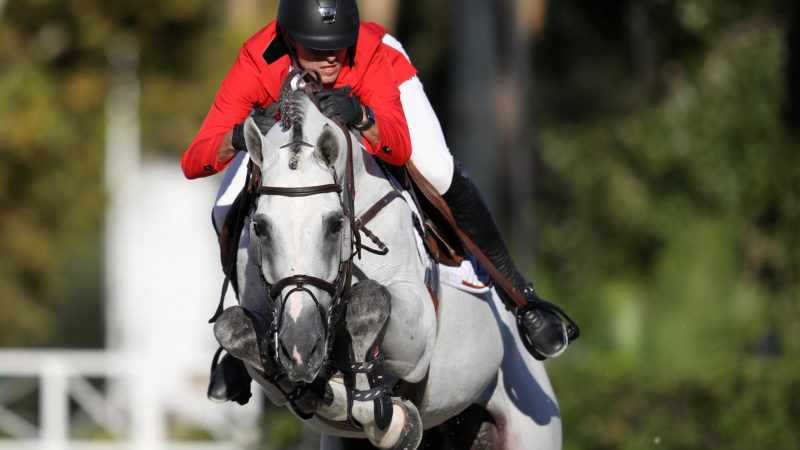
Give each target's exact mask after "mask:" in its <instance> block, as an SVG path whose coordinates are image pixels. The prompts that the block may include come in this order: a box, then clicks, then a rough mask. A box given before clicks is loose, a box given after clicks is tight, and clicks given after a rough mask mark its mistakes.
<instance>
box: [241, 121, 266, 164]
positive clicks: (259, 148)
mask: <svg viewBox="0 0 800 450" xmlns="http://www.w3.org/2000/svg"><path fill="white" fill-rule="evenodd" d="M244 143H245V144H246V145H247V152H248V153H249V154H250V159H252V160H253V162H254V163H256V165H257V166H258V167H263V166H262V164H263V162H264V160H263V156H262V155H263V151H264V148H265V147H266V145H265V142H264V137H263V136H261V131H260V130H259V129H258V125H256V122H255V121H254V120H253V118H252V117H250V116H248V117H247V120H245V121H244Z"/></svg>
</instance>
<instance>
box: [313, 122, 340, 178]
mask: <svg viewBox="0 0 800 450" xmlns="http://www.w3.org/2000/svg"><path fill="white" fill-rule="evenodd" d="M314 156H315V157H316V158H317V159H318V160H319V161H320V162H321V163H322V164H324V165H325V166H327V167H333V165H334V164H336V160H337V159H338V158H339V140H338V139H336V133H335V132H334V131H333V127H331V126H330V125H328V124H327V123H326V124H325V125H324V126H323V127H322V133H320V135H319V138H317V145H316V146H315V147H314Z"/></svg>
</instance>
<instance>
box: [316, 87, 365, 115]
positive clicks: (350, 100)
mask: <svg viewBox="0 0 800 450" xmlns="http://www.w3.org/2000/svg"><path fill="white" fill-rule="evenodd" d="M349 91H350V86H343V87H340V88H336V89H324V90H322V91H319V92H317V93H316V94H315V95H316V97H317V101H318V102H319V109H321V110H322V113H323V114H325V115H326V116H327V117H331V118H332V117H336V119H337V120H338V121H339V122H342V123H343V124H345V125H358V124H360V123H361V122H363V121H364V108H362V107H361V102H360V101H358V96H357V95H355V94H352V95H350V92H349Z"/></svg>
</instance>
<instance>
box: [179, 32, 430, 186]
mask: <svg viewBox="0 0 800 450" xmlns="http://www.w3.org/2000/svg"><path fill="white" fill-rule="evenodd" d="M385 34H386V30H385V29H384V28H382V27H381V26H379V25H377V24H374V23H368V22H362V23H361V28H360V30H359V34H358V42H357V43H356V46H355V56H354V57H353V60H352V64H348V62H345V64H344V65H343V67H342V69H341V72H339V77H338V78H337V80H336V82H335V84H334V87H339V86H344V85H350V86H352V87H353V93H355V94H356V95H358V98H359V99H360V100H361V102H362V103H363V104H364V105H367V106H369V107H371V108H372V111H373V112H374V114H375V122H376V123H377V125H378V130H379V134H380V141H379V142H378V145H377V146H376V147H372V146H371V145H370V144H369V143H368V142H367V141H366V140H364V144H365V146H366V148H367V151H369V152H370V153H372V154H375V155H377V156H378V157H380V158H381V159H383V160H385V161H386V162H389V163H391V164H396V165H401V164H404V163H405V162H406V161H407V160H408V157H409V156H410V155H411V139H410V138H409V135H408V125H407V123H406V117H405V114H404V113H403V105H402V104H401V103H400V91H399V90H398V89H397V87H398V86H399V85H400V84H401V83H403V82H404V81H406V80H408V79H409V78H411V77H412V76H413V75H414V74H416V72H417V71H416V69H415V68H414V67H413V66H412V65H411V63H410V62H409V61H408V59H406V58H405V57H404V56H403V55H402V54H401V53H400V52H398V51H397V50H395V49H393V48H392V47H389V46H388V45H385V44H383V42H381V39H382V38H383V36H384V35H385ZM275 37H276V22H274V21H273V22H272V23H270V24H269V25H267V26H266V27H264V28H263V29H261V31H259V32H258V33H256V34H255V35H254V36H253V37H252V38H250V39H249V40H248V41H247V42H245V43H244V45H243V46H242V50H241V52H240V53H239V57H238V58H237V59H236V62H235V63H234V64H233V67H232V68H231V70H230V72H228V75H227V76H226V77H225V79H224V80H222V86H221V87H220V89H219V91H218V92H217V95H216V97H215V98H214V104H213V105H212V106H211V110H210V111H209V112H208V115H207V116H206V119H205V121H203V125H202V126H201V127H200V131H198V133H197V136H195V138H194V141H192V144H191V145H190V146H189V148H187V149H186V152H184V154H183V158H182V159H181V166H182V167H183V173H184V174H185V175H186V177H187V178H198V177H204V176H208V175H212V174H215V173H217V172H219V171H221V170H223V169H225V167H226V166H227V165H228V163H224V164H218V163H217V152H218V151H219V147H220V144H221V142H222V139H223V138H224V137H225V134H226V133H227V132H228V131H230V130H231V129H233V126H234V125H236V124H237V123H240V122H242V121H243V120H244V119H245V118H246V117H247V115H248V114H250V111H251V110H252V109H253V108H257V107H266V106H267V105H269V104H270V103H272V102H275V101H277V100H278V94H279V92H280V88H281V83H282V82H283V79H284V78H285V77H286V75H287V74H288V73H289V69H290V66H291V61H290V57H289V55H288V54H287V53H286V49H285V46H284V45H283V40H282V39H275Z"/></svg>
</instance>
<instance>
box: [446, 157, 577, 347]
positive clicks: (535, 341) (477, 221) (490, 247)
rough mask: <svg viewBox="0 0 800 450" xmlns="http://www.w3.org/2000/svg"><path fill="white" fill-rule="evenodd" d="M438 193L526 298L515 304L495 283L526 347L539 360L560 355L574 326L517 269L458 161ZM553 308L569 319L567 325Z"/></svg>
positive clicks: (456, 218)
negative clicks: (443, 189)
mask: <svg viewBox="0 0 800 450" xmlns="http://www.w3.org/2000/svg"><path fill="white" fill-rule="evenodd" d="M442 197H443V198H444V200H445V202H447V205H448V206H449V207H450V210H451V211H452V213H453V217H454V218H455V221H456V224H457V225H458V227H459V228H461V230H462V231H463V232H464V233H465V234H466V235H467V237H469V238H470V239H471V240H472V241H473V242H474V243H475V245H477V246H478V248H480V249H481V251H483V253H484V254H485V255H486V257H487V258H488V259H489V261H491V262H492V264H494V266H495V267H496V268H497V269H498V270H499V271H500V273H502V274H503V275H505V277H506V278H507V279H508V280H509V281H510V282H511V284H512V285H513V286H514V287H515V288H516V289H517V290H519V291H520V292H522V293H523V295H524V296H525V298H526V299H527V300H528V306H526V307H525V308H519V307H518V306H517V304H516V303H515V302H514V301H513V300H512V299H511V297H510V296H509V295H508V294H507V293H506V292H504V291H503V290H502V289H500V287H499V286H498V284H497V283H495V285H496V286H497V287H498V289H497V293H498V294H499V296H500V298H501V299H502V300H503V303H505V305H506V308H508V309H509V310H511V311H514V313H515V315H516V316H517V324H518V325H519V329H520V336H521V338H522V341H523V343H524V344H525V347H526V348H527V349H528V351H530V352H531V354H532V355H533V356H534V357H535V358H536V359H539V360H543V359H545V358H555V357H556V356H559V355H561V354H562V353H563V352H564V351H565V350H566V349H567V345H568V344H569V342H570V341H571V340H572V339H575V338H577V337H578V328H577V326H575V325H574V322H572V320H571V319H570V318H569V316H568V315H567V314H565V313H564V312H563V311H562V310H561V309H560V308H558V307H557V306H555V305H553V304H551V303H549V302H547V301H544V300H542V299H540V298H539V296H538V295H536V293H535V292H534V290H533V286H532V285H530V284H529V283H528V282H527V281H526V280H525V277H523V276H522V274H520V273H519V271H518V270H517V268H516V267H515V266H514V261H512V259H511V255H510V254H509V252H508V249H507V248H506V245H505V242H504V241H503V238H502V236H501V235H500V231H499V230H498V228H497V225H496V224H495V223H494V220H493V219H492V215H491V212H489V208H488V207H487V206H486V202H485V201H484V200H483V196H482V195H481V193H480V192H479V191H478V188H477V186H475V184H474V183H473V182H472V180H471V179H470V178H469V175H467V173H466V171H464V169H463V168H462V167H461V165H460V164H458V163H456V167H455V170H454V171H453V181H452V183H451V184H450V188H449V189H448V190H447V192H445V193H444V194H443V195H442ZM556 312H559V313H561V314H562V315H564V316H565V317H566V318H567V320H569V321H570V326H569V327H567V326H566V325H565V324H564V322H563V320H562V319H561V317H559V315H558V314H556Z"/></svg>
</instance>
